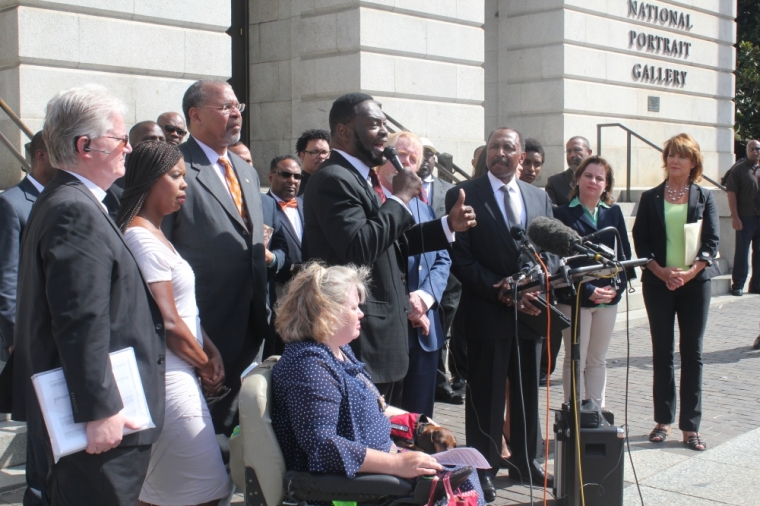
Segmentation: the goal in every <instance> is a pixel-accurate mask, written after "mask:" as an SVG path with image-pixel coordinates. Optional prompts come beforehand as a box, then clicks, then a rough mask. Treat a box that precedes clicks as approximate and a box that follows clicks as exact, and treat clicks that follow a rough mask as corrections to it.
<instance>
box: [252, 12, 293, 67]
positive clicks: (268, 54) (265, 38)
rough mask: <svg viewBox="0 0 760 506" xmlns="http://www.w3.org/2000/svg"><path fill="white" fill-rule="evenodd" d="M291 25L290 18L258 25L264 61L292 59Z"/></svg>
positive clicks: (262, 59)
mask: <svg viewBox="0 0 760 506" xmlns="http://www.w3.org/2000/svg"><path fill="white" fill-rule="evenodd" d="M290 25H291V22H290V20H289V19H285V20H278V21H271V22H268V23H261V24H260V25H258V26H259V30H260V39H259V40H260V47H261V61H262V62H270V61H281V60H287V59H290V41H291V33H290Z"/></svg>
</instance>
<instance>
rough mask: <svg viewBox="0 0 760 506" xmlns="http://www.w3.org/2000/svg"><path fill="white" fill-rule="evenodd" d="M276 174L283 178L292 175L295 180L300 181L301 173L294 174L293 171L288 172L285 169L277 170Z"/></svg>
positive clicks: (288, 177)
mask: <svg viewBox="0 0 760 506" xmlns="http://www.w3.org/2000/svg"><path fill="white" fill-rule="evenodd" d="M277 175H278V176H280V177H281V178H283V179H290V178H291V177H292V178H293V179H295V180H296V181H300V180H301V176H302V174H295V173H293V172H288V171H287V170H278V171H277Z"/></svg>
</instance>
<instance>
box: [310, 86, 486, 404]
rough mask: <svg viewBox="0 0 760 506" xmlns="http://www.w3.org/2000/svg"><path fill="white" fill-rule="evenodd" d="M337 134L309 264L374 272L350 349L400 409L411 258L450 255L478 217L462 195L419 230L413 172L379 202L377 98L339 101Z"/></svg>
mask: <svg viewBox="0 0 760 506" xmlns="http://www.w3.org/2000/svg"><path fill="white" fill-rule="evenodd" d="M330 130H331V132H330V135H331V143H330V145H331V148H332V153H331V155H330V158H328V159H327V160H326V161H325V162H324V163H323V164H322V165H321V166H320V169H319V170H318V171H316V172H315V173H314V174H313V175H312V177H311V179H310V181H309V186H308V187H307V188H306V193H305V194H304V239H303V243H302V249H303V258H304V261H306V260H314V259H318V260H321V261H322V262H324V263H326V264H328V265H346V264H354V265H364V266H368V267H370V268H371V270H372V283H371V288H370V293H368V294H367V299H366V301H365V303H364V304H362V305H361V310H362V312H363V313H364V318H363V319H362V330H361V335H360V336H359V338H358V339H356V340H354V341H353V342H352V343H351V346H352V348H353V350H354V353H355V354H356V356H357V358H358V359H359V360H360V361H362V362H364V364H365V366H366V369H367V371H368V372H369V374H370V375H371V378H372V382H373V383H375V385H377V386H378V389H379V390H380V393H381V394H383V395H385V396H386V401H388V402H389V403H390V404H393V403H394V401H395V400H396V399H394V386H396V384H397V383H398V382H400V381H401V380H403V379H404V376H406V373H407V369H408V366H409V351H408V348H409V346H408V343H407V336H408V326H407V325H408V324H407V313H408V312H410V311H411V308H410V307H409V294H408V293H407V283H406V271H407V269H406V262H407V258H408V257H409V256H410V255H417V254H420V253H423V252H426V251H436V250H440V249H446V248H447V247H448V246H449V243H451V242H452V241H454V240H455V237H454V234H455V233H460V232H463V231H465V230H467V229H469V228H470V227H473V226H475V213H474V212H473V210H472V208H471V207H470V206H467V205H465V204H464V200H465V194H464V193H462V194H461V196H459V197H458V198H457V197H454V201H456V202H452V203H451V205H450V206H449V209H450V211H449V214H448V215H447V216H444V217H443V218H441V219H440V220H434V221H429V222H426V223H420V224H418V225H415V223H414V217H413V216H412V212H411V211H410V209H409V207H408V205H409V202H410V201H411V200H412V199H413V198H414V197H416V196H417V195H419V193H420V189H421V188H422V180H420V178H419V177H418V176H417V175H416V174H415V173H414V172H413V171H412V170H411V169H408V168H406V169H403V170H401V171H400V172H399V173H398V174H397V175H396V176H395V177H394V178H393V192H392V195H391V196H390V197H388V198H387V199H386V200H385V202H382V201H381V200H380V197H379V195H378V194H377V193H376V192H375V190H374V189H373V188H374V187H377V186H379V181H378V180H377V175H376V174H375V172H374V171H372V170H371V168H372V167H376V166H380V165H383V164H384V163H385V162H386V158H385V157H384V156H383V150H384V148H385V143H386V141H387V139H388V130H387V129H386V128H385V114H383V111H382V109H381V108H380V105H379V104H378V103H377V102H375V100H374V99H373V98H372V97H371V96H369V95H366V94H363V93H349V94H347V95H343V96H342V97H340V98H338V99H337V100H336V101H335V102H334V103H333V105H332V108H331V109H330ZM373 180H374V181H373ZM396 390H397V391H398V390H399V388H396ZM396 395H398V393H397V394H396Z"/></svg>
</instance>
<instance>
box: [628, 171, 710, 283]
mask: <svg viewBox="0 0 760 506" xmlns="http://www.w3.org/2000/svg"><path fill="white" fill-rule="evenodd" d="M698 220H702V247H701V248H700V249H699V253H698V254H697V258H698V259H700V260H704V261H705V262H707V267H705V268H704V269H702V271H701V272H700V273H699V274H697V276H696V277H695V278H694V279H695V280H698V281H703V280H707V279H710V278H712V277H714V276H717V275H719V274H720V268H719V267H718V264H717V262H715V257H716V256H717V254H718V242H719V241H720V222H719V219H718V207H717V206H716V205H715V197H714V196H713V194H712V192H710V191H707V190H705V189H704V188H702V187H701V186H698V185H696V184H692V185H691V187H690V188H689V208H688V211H687V217H686V222H687V223H695V222H696V221H698ZM633 245H634V247H635V248H636V255H637V256H638V257H639V258H654V259H655V260H657V263H658V264H660V265H662V266H664V265H665V264H666V261H665V258H666V246H667V241H666V236H665V183H664V182H663V183H662V184H661V185H660V186H657V187H655V188H652V189H651V190H647V191H645V192H644V193H642V194H641V200H640V201H639V209H638V211H637V213H636V222H635V223H634V224H633ZM642 271H643V273H642V275H641V282H642V283H652V284H664V283H665V282H664V281H662V280H661V279H660V278H658V277H657V276H655V275H654V274H652V272H651V271H650V270H649V269H642Z"/></svg>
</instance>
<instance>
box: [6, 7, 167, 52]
mask: <svg viewBox="0 0 760 506" xmlns="http://www.w3.org/2000/svg"><path fill="white" fill-rule="evenodd" d="M9 12H10V13H12V12H13V11H7V12H6V13H9ZM4 14H5V13H4ZM16 14H17V16H18V18H17V19H18V43H17V45H16V47H17V49H16V50H17V53H16V56H17V57H19V58H21V59H26V58H34V59H36V60H42V61H50V62H56V61H57V62H66V65H69V66H75V65H76V62H78V61H79V60H80V56H81V55H80V51H79V47H80V37H79V15H77V14H68V13H62V12H57V11H48V10H43V9H32V8H28V7H19V8H18V9H16ZM51 34H55V43H52V44H51V40H50V35H51ZM113 49H114V50H116V49H119V48H117V47H115V46H114V47H113ZM105 50H106V51H107V52H109V53H110V51H109V50H108V49H105ZM111 54H112V53H111ZM180 65H181V64H180Z"/></svg>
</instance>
